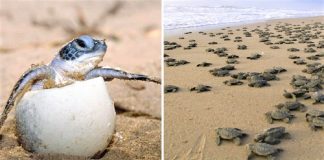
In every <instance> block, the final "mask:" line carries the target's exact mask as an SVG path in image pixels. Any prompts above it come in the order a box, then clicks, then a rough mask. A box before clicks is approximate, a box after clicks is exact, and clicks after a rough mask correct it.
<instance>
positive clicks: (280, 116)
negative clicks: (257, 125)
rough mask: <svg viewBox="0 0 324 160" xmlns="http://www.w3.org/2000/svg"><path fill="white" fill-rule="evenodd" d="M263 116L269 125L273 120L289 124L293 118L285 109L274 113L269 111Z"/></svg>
mask: <svg viewBox="0 0 324 160" xmlns="http://www.w3.org/2000/svg"><path fill="white" fill-rule="evenodd" d="M265 116H266V119H267V121H268V122H269V123H270V124H272V123H273V121H274V120H282V121H284V122H286V123H289V122H290V120H291V119H292V118H294V117H295V116H294V115H292V114H290V113H289V111H288V110H286V109H277V110H275V111H270V112H267V113H265Z"/></svg>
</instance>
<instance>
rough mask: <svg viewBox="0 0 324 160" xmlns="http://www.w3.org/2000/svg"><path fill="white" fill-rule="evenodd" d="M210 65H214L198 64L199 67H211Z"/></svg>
mask: <svg viewBox="0 0 324 160" xmlns="http://www.w3.org/2000/svg"><path fill="white" fill-rule="evenodd" d="M210 65H212V64H211V63H208V62H202V63H200V64H197V67H209V66H210Z"/></svg>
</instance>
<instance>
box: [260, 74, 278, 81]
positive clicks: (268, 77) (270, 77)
mask: <svg viewBox="0 0 324 160" xmlns="http://www.w3.org/2000/svg"><path fill="white" fill-rule="evenodd" d="M260 77H262V78H263V79H264V80H266V81H272V80H279V78H278V77H277V76H276V75H275V74H272V73H269V72H264V73H262V74H260Z"/></svg>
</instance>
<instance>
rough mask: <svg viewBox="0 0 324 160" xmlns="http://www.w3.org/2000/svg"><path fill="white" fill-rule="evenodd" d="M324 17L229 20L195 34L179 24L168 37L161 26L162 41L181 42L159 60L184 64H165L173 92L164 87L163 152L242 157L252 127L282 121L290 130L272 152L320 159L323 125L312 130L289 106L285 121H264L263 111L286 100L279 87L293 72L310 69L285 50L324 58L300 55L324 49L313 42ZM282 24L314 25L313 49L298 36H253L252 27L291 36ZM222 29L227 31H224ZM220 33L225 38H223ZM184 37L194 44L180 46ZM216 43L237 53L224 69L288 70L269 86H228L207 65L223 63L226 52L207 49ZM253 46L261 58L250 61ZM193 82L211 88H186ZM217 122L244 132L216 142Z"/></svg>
mask: <svg viewBox="0 0 324 160" xmlns="http://www.w3.org/2000/svg"><path fill="white" fill-rule="evenodd" d="M323 22H324V17H323V16H321V17H311V18H296V19H279V20H270V21H266V22H260V23H254V24H246V25H240V26H235V27H223V28H219V29H211V30H200V31H201V32H200V33H199V31H197V30H196V29H193V30H192V33H186V34H185V32H181V31H179V33H178V34H177V35H175V34H172V35H171V36H170V35H168V33H167V32H166V33H165V41H168V42H176V44H179V45H181V47H178V48H175V49H170V50H165V51H164V54H165V55H164V56H165V57H164V59H165V60H166V59H169V58H174V59H176V60H185V61H188V62H189V63H188V64H184V65H177V66H168V65H167V63H165V64H164V66H165V67H164V71H165V85H175V86H177V87H179V91H178V92H175V93H166V94H165V103H164V105H165V107H164V108H165V112H164V115H165V125H164V126H165V128H164V131H165V134H164V140H165V142H164V144H165V147H164V154H165V159H168V160H176V159H206V160H207V159H208V160H209V159H227V160H239V159H246V157H247V154H248V152H247V150H246V148H245V144H248V143H253V137H254V135H255V134H257V133H260V132H261V131H262V130H264V129H266V128H270V127H276V126H283V127H286V131H287V132H289V133H290V134H291V139H289V140H282V141H281V143H280V144H278V145H276V147H278V148H282V149H283V150H284V151H283V152H282V153H280V154H279V155H278V159H294V160H306V159H314V160H320V159H322V158H323V157H324V153H323V149H324V143H323V142H324V131H323V130H319V131H316V132H315V131H312V130H311V129H310V127H309V126H308V123H307V122H306V120H305V113H304V112H298V111H292V114H293V115H295V116H296V118H294V119H292V121H291V122H290V123H289V124H287V123H284V122H280V121H276V122H274V123H273V124H269V123H268V122H267V120H266V119H265V115H264V114H265V113H266V112H268V111H273V110H274V109H275V107H274V106H275V105H277V104H279V103H284V102H286V101H292V99H287V98H285V97H284V96H283V93H284V90H287V91H293V90H294V89H293V87H292V86H291V85H290V82H291V79H292V76H293V75H304V76H306V77H308V78H309V77H310V76H311V75H310V74H306V73H304V72H302V70H303V69H305V68H306V66H305V65H296V64H294V63H293V61H294V59H289V58H288V57H289V56H290V55H295V56H299V57H300V58H301V59H304V60H305V61H306V62H307V64H311V63H315V62H317V63H321V65H323V62H324V57H319V59H318V60H309V59H307V58H306V57H309V56H311V55H315V54H318V53H323V51H324V49H323V48H317V47H316V46H317V45H318V44H319V41H323V40H324V37H323V29H324V28H323ZM280 26H281V27H282V26H285V28H287V29H288V30H294V28H296V27H305V26H310V27H313V28H310V29H309V30H307V31H309V33H310V34H315V33H316V32H320V33H319V34H318V35H317V38H311V39H310V41H312V42H314V43H313V44H315V46H313V47H311V48H314V49H315V50H316V52H314V53H305V52H304V48H308V47H307V45H309V44H310V43H299V42H298V41H299V40H297V41H293V44H269V45H266V44H265V43H264V42H260V40H261V39H262V38H264V37H259V35H260V34H258V32H257V30H255V29H258V30H261V31H262V32H270V33H272V34H271V35H274V36H270V38H269V41H270V42H272V43H275V42H278V41H280V40H285V41H287V40H286V39H290V38H289V35H287V32H285V31H283V30H282V29H280V28H281V27H280ZM314 26H317V27H314ZM319 26H320V27H319ZM253 30H254V31H253ZM295 30H298V29H295ZM301 30H303V29H301ZM186 31H188V29H186ZM279 31H280V32H279ZM286 31H287V30H286ZM244 32H249V33H251V37H246V36H245V35H244V34H243V33H244ZM299 32H300V31H299ZM297 33H298V31H296V32H292V35H294V34H297ZM279 34H280V35H279ZM210 35H212V36H210ZM224 35H227V37H226V36H225V37H223V36H224ZM278 35H279V36H278ZM235 37H241V38H237V39H241V40H242V42H234V40H236V39H235ZM278 37H281V38H278ZM226 38H228V39H229V40H224V39H226ZM193 40H194V41H193ZM189 41H191V42H189ZM209 42H217V44H208V43H209ZM190 43H191V44H192V43H196V44H197V47H192V48H191V49H184V48H185V47H187V46H188V45H189V44H190ZM238 45H246V46H247V49H246V50H238ZM166 46H167V45H165V47H166ZM271 46H278V47H279V49H272V48H270V47H271ZM221 47H226V48H227V51H225V53H227V54H229V55H230V54H235V55H237V56H239V58H237V59H236V60H237V61H238V63H237V64H231V65H234V66H235V68H236V69H235V70H233V71H230V75H232V74H235V73H238V72H263V71H265V70H266V69H271V68H273V67H282V68H284V69H286V70H287V71H286V72H282V73H279V74H277V75H276V76H277V77H278V78H279V80H273V81H268V83H269V85H270V86H267V87H262V88H255V87H249V86H248V81H247V80H242V82H243V84H242V85H238V86H227V85H225V84H224V83H223V81H225V80H229V79H232V78H231V77H230V76H225V77H216V76H213V75H212V74H211V73H210V72H209V70H212V69H214V68H220V67H223V66H226V65H227V63H226V60H227V58H226V56H225V57H221V56H218V55H217V54H213V53H212V52H211V53H210V52H206V49H208V48H212V49H215V50H216V49H217V48H221ZM289 48H298V49H299V50H300V51H297V52H290V51H288V50H287V49H289ZM253 53H259V54H260V55H261V57H260V58H259V59H256V60H250V59H247V57H248V56H250V55H251V54H253ZM202 62H208V63H211V65H210V66H208V67H196V65H197V64H200V63H202ZM198 84H202V85H207V86H210V87H211V89H210V91H209V92H202V93H196V92H191V91H190V88H192V87H195V86H197V85H198ZM298 101H300V102H301V103H302V104H304V105H306V106H307V108H308V109H318V110H324V105H323V104H312V102H313V101H312V100H310V99H308V100H303V99H298ZM221 127H234V128H240V129H241V130H242V131H244V132H245V133H247V134H248V137H247V138H244V139H243V141H242V145H241V146H237V145H235V144H234V143H233V142H230V141H223V143H222V144H221V145H220V146H217V145H216V143H215V140H216V132H215V129H216V128H221ZM255 159H259V157H256V158H255ZM260 159H263V158H260Z"/></svg>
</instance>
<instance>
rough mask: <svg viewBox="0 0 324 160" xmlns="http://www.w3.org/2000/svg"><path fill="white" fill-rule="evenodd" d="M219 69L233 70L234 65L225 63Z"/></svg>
mask: <svg viewBox="0 0 324 160" xmlns="http://www.w3.org/2000/svg"><path fill="white" fill-rule="evenodd" d="M220 69H221V70H235V66H233V65H226V66H224V67H221V68H220Z"/></svg>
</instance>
